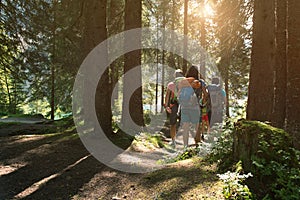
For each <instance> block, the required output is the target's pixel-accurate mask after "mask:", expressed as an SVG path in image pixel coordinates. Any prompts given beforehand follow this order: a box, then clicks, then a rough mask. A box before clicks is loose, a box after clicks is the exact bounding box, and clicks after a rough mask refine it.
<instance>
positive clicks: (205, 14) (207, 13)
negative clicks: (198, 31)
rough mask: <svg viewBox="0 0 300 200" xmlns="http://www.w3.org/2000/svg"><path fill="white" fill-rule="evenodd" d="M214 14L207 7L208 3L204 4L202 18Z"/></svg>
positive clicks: (209, 7)
mask: <svg viewBox="0 0 300 200" xmlns="http://www.w3.org/2000/svg"><path fill="white" fill-rule="evenodd" d="M214 14H215V12H214V10H213V9H212V7H211V6H210V5H209V3H206V4H205V6H204V16H213V15H214Z"/></svg>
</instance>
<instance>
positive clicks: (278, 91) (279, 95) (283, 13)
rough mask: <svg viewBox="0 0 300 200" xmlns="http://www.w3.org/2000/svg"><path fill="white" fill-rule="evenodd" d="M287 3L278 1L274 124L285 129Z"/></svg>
mask: <svg viewBox="0 0 300 200" xmlns="http://www.w3.org/2000/svg"><path fill="white" fill-rule="evenodd" d="M286 21H287V1H285V0H277V1H276V60H275V61H276V63H275V81H274V86H275V88H274V105H273V115H272V124H273V125H274V126H276V127H279V128H283V127H284V122H285V116H286V104H285V101H286V87H287V84H286V81H287V80H286V76H287V51H286V48H287V24H286Z"/></svg>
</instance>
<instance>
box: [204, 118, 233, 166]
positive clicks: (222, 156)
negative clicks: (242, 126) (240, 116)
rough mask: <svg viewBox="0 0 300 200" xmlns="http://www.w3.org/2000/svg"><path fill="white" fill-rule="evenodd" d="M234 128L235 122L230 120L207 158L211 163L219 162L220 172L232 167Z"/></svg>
mask: <svg viewBox="0 0 300 200" xmlns="http://www.w3.org/2000/svg"><path fill="white" fill-rule="evenodd" d="M233 128H234V126H233V122H232V121H230V120H228V121H227V122H226V124H225V126H224V127H223V131H222V132H221V135H220V137H219V138H218V141H217V142H215V143H214V145H213V147H212V150H211V153H210V154H209V155H208V157H207V159H208V160H209V161H211V162H217V163H218V167H219V170H221V171H222V170H227V169H229V168H231V167H232V163H233V156H232V145H233V138H232V131H233Z"/></svg>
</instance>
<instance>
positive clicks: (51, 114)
mask: <svg viewBox="0 0 300 200" xmlns="http://www.w3.org/2000/svg"><path fill="white" fill-rule="evenodd" d="M56 4H57V2H56V0H54V1H53V27H52V34H53V42H52V62H51V100H50V107H51V111H50V116H51V119H52V120H54V117H55V116H54V115H55V57H56V53H55V51H56V44H55V43H56V34H55V32H56Z"/></svg>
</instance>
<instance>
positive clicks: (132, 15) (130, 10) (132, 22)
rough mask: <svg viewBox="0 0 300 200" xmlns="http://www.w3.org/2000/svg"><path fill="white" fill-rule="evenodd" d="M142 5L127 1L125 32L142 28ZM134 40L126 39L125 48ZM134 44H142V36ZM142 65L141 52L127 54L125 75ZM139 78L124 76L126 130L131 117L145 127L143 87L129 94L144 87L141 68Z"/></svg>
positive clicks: (124, 119)
mask: <svg viewBox="0 0 300 200" xmlns="http://www.w3.org/2000/svg"><path fill="white" fill-rule="evenodd" d="M141 15H142V3H141V0H126V1H125V30H130V29H134V28H141V26H142V19H141ZM131 42H133V41H132V40H129V39H126V38H125V46H126V45H131V44H130V43H131ZM134 42H137V43H139V44H140V43H141V35H140V36H139V37H138V38H136V40H135V41H134ZM140 65H141V50H140V49H138V50H135V51H132V52H129V53H126V54H125V63H124V74H125V73H126V72H128V71H129V70H131V69H133V68H135V67H139V66H140ZM136 72H137V76H136V78H135V79H132V78H130V77H128V76H126V75H125V76H124V86H123V112H122V122H123V126H124V127H125V128H131V127H128V119H129V118H130V117H131V119H132V121H133V122H135V124H136V125H138V126H144V119H143V99H142V87H139V88H138V89H137V90H135V92H134V93H133V94H132V96H131V97H130V96H129V95H131V94H129V93H128V89H127V88H128V87H133V86H141V85H142V72H141V68H139V69H138V70H137V71H136ZM128 100H129V114H130V116H126V114H125V113H126V112H124V110H125V109H128V106H127V105H125V104H124V103H125V102H128Z"/></svg>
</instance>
